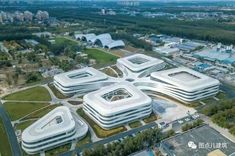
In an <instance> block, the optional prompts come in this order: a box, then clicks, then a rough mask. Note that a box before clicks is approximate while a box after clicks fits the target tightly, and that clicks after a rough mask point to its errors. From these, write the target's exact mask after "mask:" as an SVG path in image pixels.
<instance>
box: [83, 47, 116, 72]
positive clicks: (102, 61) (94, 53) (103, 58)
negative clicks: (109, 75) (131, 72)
mask: <svg viewBox="0 0 235 156" xmlns="http://www.w3.org/2000/svg"><path fill="white" fill-rule="evenodd" d="M84 53H86V54H88V57H89V58H92V59H95V60H96V65H95V67H97V68H98V67H102V66H105V65H111V64H115V63H116V60H117V59H118V57H117V56H114V55H112V54H109V53H106V52H104V51H101V50H99V49H86V50H85V52H84Z"/></svg>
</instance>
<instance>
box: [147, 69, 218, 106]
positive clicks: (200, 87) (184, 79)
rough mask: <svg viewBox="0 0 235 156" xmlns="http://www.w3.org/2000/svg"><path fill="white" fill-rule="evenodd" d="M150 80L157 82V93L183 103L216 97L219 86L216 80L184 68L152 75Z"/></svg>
mask: <svg viewBox="0 0 235 156" xmlns="http://www.w3.org/2000/svg"><path fill="white" fill-rule="evenodd" d="M151 80H152V81H153V82H157V87H156V89H155V90H156V91H157V92H161V93H163V94H166V95H168V96H170V97H173V98H175V99H178V100H180V101H184V102H192V101H196V100H199V99H202V98H206V97H209V96H213V95H216V94H217V93H218V91H219V85H220V82H219V81H218V80H216V79H214V78H211V77H208V76H206V75H204V74H201V73H199V72H196V71H194V70H191V69H189V68H185V67H179V68H174V69H169V70H165V71H159V72H155V73H152V74H151Z"/></svg>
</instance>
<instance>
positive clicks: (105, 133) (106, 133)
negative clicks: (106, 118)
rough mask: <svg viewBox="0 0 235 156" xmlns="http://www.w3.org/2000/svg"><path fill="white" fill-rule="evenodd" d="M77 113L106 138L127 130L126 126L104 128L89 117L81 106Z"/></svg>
mask: <svg viewBox="0 0 235 156" xmlns="http://www.w3.org/2000/svg"><path fill="white" fill-rule="evenodd" d="M77 113H78V114H79V115H80V116H81V117H82V118H84V119H85V120H86V121H87V122H88V123H89V125H90V126H91V127H92V129H93V130H94V131H95V133H96V135H97V136H98V137H99V138H105V137H108V136H111V135H114V134H118V133H120V132H123V131H126V130H127V129H126V128H125V127H124V126H122V127H117V128H113V129H110V130H105V129H102V128H101V127H100V126H98V125H97V124H96V123H95V122H94V121H93V120H92V119H91V118H90V117H88V116H87V115H86V114H85V112H84V111H83V110H82V109H81V108H80V109H78V110H77Z"/></svg>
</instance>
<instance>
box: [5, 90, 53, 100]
mask: <svg viewBox="0 0 235 156" xmlns="http://www.w3.org/2000/svg"><path fill="white" fill-rule="evenodd" d="M3 99H4V100H19V101H51V96H50V94H49V92H48V91H47V89H46V88H44V87H33V88H29V89H26V90H22V91H19V92H16V93H12V94H9V95H7V96H5V97H3Z"/></svg>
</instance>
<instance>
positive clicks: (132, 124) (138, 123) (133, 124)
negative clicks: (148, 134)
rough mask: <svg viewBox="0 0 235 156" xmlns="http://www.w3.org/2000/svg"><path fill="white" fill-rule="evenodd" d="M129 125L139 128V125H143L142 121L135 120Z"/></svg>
mask: <svg viewBox="0 0 235 156" xmlns="http://www.w3.org/2000/svg"><path fill="white" fill-rule="evenodd" d="M129 126H130V127H131V128H137V127H140V126H142V124H141V122H140V121H135V122H132V123H129Z"/></svg>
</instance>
